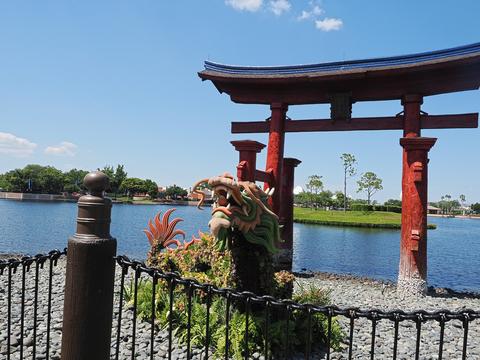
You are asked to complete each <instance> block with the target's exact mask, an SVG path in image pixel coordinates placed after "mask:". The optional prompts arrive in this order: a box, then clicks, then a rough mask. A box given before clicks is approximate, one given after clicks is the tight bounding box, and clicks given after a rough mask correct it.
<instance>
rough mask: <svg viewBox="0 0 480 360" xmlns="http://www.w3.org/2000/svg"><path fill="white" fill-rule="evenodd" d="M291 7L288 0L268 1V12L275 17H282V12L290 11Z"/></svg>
mask: <svg viewBox="0 0 480 360" xmlns="http://www.w3.org/2000/svg"><path fill="white" fill-rule="evenodd" d="M291 7H292V5H291V4H290V2H288V0H271V1H270V10H271V11H272V12H273V13H274V14H275V15H277V16H280V15H282V14H283V13H284V12H287V11H289V10H290V8H291Z"/></svg>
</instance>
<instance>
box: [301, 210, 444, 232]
mask: <svg viewBox="0 0 480 360" xmlns="http://www.w3.org/2000/svg"><path fill="white" fill-rule="evenodd" d="M293 217H294V221H295V222H298V223H305V224H319V225H335V226H357V227H370V228H390V229H400V224H401V218H402V216H401V214H397V213H393V212H386V211H372V212H363V211H347V212H344V211H335V210H329V211H325V210H312V209H305V208H297V207H296V208H294V211H293ZM429 229H435V225H429Z"/></svg>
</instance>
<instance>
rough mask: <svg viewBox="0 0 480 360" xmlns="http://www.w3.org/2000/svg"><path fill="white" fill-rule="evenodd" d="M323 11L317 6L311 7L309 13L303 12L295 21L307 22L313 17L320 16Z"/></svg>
mask: <svg viewBox="0 0 480 360" xmlns="http://www.w3.org/2000/svg"><path fill="white" fill-rule="evenodd" d="M324 12H325V11H324V10H323V9H322V8H321V7H320V6H318V5H312V9H311V10H310V11H307V10H303V11H302V14H301V15H300V16H299V17H297V20H300V21H302V20H308V19H311V18H313V17H315V16H319V15H322V14H323V13H324Z"/></svg>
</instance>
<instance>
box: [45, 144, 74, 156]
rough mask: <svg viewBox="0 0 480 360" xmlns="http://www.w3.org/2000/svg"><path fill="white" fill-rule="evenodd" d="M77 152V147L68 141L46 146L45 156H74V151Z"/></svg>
mask: <svg viewBox="0 0 480 360" xmlns="http://www.w3.org/2000/svg"><path fill="white" fill-rule="evenodd" d="M76 150H77V145H75V144H72V143H71V142H68V141H62V142H61V143H60V144H59V145H57V146H48V147H47V148H46V149H45V154H48V155H59V156H75V151H76Z"/></svg>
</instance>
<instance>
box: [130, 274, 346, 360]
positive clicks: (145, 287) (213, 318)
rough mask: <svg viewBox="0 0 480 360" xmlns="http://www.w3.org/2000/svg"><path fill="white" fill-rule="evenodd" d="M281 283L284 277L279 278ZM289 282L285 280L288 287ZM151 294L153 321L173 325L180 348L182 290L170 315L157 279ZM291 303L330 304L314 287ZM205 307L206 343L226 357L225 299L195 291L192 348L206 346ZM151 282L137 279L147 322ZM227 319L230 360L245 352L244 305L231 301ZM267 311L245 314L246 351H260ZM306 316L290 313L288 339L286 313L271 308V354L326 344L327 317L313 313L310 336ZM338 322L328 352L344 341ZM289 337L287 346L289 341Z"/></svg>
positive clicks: (255, 308) (183, 337) (184, 315)
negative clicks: (288, 347)
mask: <svg viewBox="0 0 480 360" xmlns="http://www.w3.org/2000/svg"><path fill="white" fill-rule="evenodd" d="M282 276H283V277H284V278H286V277H287V276H286V275H285V274H283V275H282ZM288 282H289V281H287V283H288ZM156 289H157V290H156V292H155V319H156V324H157V326H158V327H160V328H163V329H165V328H168V326H169V321H170V320H171V323H172V327H173V331H174V336H175V337H177V338H178V340H179V341H180V342H181V343H186V341H187V334H188V333H187V331H188V327H187V324H188V312H187V310H188V296H187V290H186V289H185V287H184V286H183V285H177V286H176V287H175V289H173V294H174V302H173V312H172V313H170V311H169V306H170V298H169V288H168V284H167V282H166V281H164V280H160V281H159V282H158V284H157V287H156ZM124 296H125V300H126V303H127V306H132V305H133V303H134V282H133V281H132V283H131V284H130V285H129V286H127V287H126V289H125V292H124ZM293 300H294V301H295V302H300V303H309V304H312V305H317V306H324V305H327V304H329V303H330V298H329V293H328V292H325V291H323V290H321V289H318V288H315V287H313V286H308V287H300V289H299V291H297V293H296V294H295V295H294V297H293ZM207 302H210V311H209V330H210V338H209V344H210V347H211V348H212V349H213V354H212V355H213V356H214V358H219V357H222V356H223V355H224V354H225V344H226V331H227V329H226V320H227V319H226V315H227V314H226V308H227V300H226V299H225V298H223V297H219V296H218V295H215V296H212V298H210V297H209V296H207V294H206V293H205V292H204V291H202V290H196V291H195V293H194V294H193V296H192V298H191V325H190V339H191V344H192V346H197V347H204V346H205V344H206V341H207V338H206V321H207ZM151 306H152V281H151V280H150V279H144V278H140V279H139V280H138V293H137V316H138V318H139V319H142V320H145V321H150V320H151V317H152V312H151V311H152V307H151ZM228 316H229V327H228V332H229V351H230V353H229V356H232V357H233V358H234V359H235V360H237V359H238V360H240V359H242V358H243V357H244V351H245V347H246V343H245V331H246V327H247V314H246V311H245V305H244V303H243V302H240V301H239V302H236V301H234V300H232V302H231V306H230V311H229V313H228ZM265 321H266V312H265V307H264V306H259V305H251V308H250V309H249V312H248V349H249V353H250V354H252V353H253V352H256V351H258V352H264V351H265V349H264V344H265V325H266V322H265ZM308 321H309V320H308V314H307V313H306V312H305V311H299V310H294V311H292V312H291V314H290V320H289V323H288V329H289V331H288V334H287V333H286V329H287V322H286V318H285V310H280V309H278V308H276V307H273V306H271V307H270V310H269V349H268V351H269V353H274V354H280V353H283V352H285V350H286V344H287V342H288V343H289V344H290V346H291V347H292V348H294V349H298V350H303V349H305V346H306V342H307V339H309V338H310V339H311V345H312V346H313V345H314V344H318V340H319V339H320V340H321V342H322V343H323V344H325V343H326V341H327V335H326V334H327V330H328V318H327V316H326V315H323V314H313V315H312V316H311V319H310V324H311V336H310V337H309V334H308ZM343 336H344V335H343V333H342V331H341V330H340V327H339V325H338V322H337V320H336V319H335V318H333V319H332V322H331V339H330V344H331V347H332V348H334V349H336V348H338V347H339V345H340V341H341V339H342V338H343ZM287 337H288V341H287Z"/></svg>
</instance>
